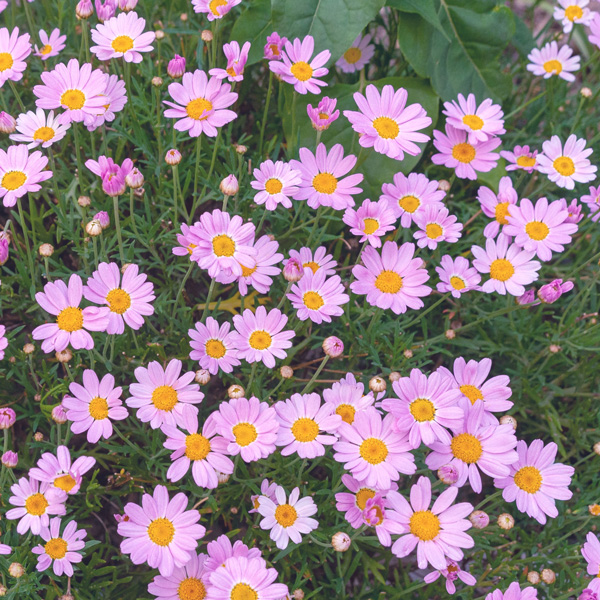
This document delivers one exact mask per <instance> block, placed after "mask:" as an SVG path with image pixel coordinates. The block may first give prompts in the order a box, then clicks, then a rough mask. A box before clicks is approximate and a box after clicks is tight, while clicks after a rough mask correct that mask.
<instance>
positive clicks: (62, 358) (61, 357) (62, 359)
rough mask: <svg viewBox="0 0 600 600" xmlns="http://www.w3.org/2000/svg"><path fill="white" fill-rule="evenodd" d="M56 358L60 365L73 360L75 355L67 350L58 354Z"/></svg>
mask: <svg viewBox="0 0 600 600" xmlns="http://www.w3.org/2000/svg"><path fill="white" fill-rule="evenodd" d="M54 356H55V357H56V360H57V361H58V362H59V363H68V362H70V360H71V359H72V358H73V353H72V352H71V351H70V350H69V349H68V348H65V349H64V350H61V351H60V352H56V353H55V354H54Z"/></svg>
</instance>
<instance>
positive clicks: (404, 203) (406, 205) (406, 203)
mask: <svg viewBox="0 0 600 600" xmlns="http://www.w3.org/2000/svg"><path fill="white" fill-rule="evenodd" d="M398 206H399V207H400V208H401V209H403V210H405V211H406V212H407V213H414V212H415V211H416V210H417V208H419V206H421V201H420V200H419V199H418V198H417V197H416V196H410V195H408V196H402V198H400V199H399V200H398Z"/></svg>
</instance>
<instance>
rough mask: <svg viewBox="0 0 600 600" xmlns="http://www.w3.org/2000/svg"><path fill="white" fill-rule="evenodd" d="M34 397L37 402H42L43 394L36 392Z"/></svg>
mask: <svg viewBox="0 0 600 600" xmlns="http://www.w3.org/2000/svg"><path fill="white" fill-rule="evenodd" d="M33 399H34V400H35V401H36V402H41V401H42V395H41V394H35V396H34V397H33Z"/></svg>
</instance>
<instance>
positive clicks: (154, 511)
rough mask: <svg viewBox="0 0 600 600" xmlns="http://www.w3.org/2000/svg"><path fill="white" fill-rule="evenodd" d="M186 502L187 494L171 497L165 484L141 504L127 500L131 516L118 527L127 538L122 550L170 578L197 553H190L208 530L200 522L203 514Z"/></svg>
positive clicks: (133, 561)
mask: <svg viewBox="0 0 600 600" xmlns="http://www.w3.org/2000/svg"><path fill="white" fill-rule="evenodd" d="M187 505H188V497H187V496H186V495H185V494H183V493H179V494H175V496H174V497H173V499H172V500H170V499H169V492H168V491H167V488H166V487H165V486H164V485H157V486H156V488H154V493H153V494H152V495H150V494H144V495H143V496H142V506H140V505H139V504H134V503H133V502H128V503H127V504H126V505H125V516H126V517H128V518H127V519H126V520H125V519H123V520H122V521H121V522H120V523H119V524H118V526H117V531H118V533H119V535H121V536H123V537H124V538H125V539H124V540H123V541H122V542H121V552H122V553H123V554H129V555H130V559H131V562H132V563H133V564H134V565H141V564H143V563H145V562H147V563H148V565H149V566H150V567H151V568H153V569H156V568H157V569H158V570H159V571H160V574H161V575H162V576H163V577H170V576H171V575H172V574H173V571H174V570H175V569H176V568H181V567H183V566H185V565H186V564H187V563H188V561H189V560H190V559H191V558H192V557H193V556H194V555H193V554H192V553H191V552H192V551H193V550H195V548H196V546H197V543H198V540H199V539H201V538H202V537H204V534H205V533H206V528H205V527H203V526H202V525H200V524H199V523H198V521H199V520H200V513H199V512H198V511H197V510H186V507H187Z"/></svg>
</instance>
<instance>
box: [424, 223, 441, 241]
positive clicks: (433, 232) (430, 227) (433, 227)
mask: <svg viewBox="0 0 600 600" xmlns="http://www.w3.org/2000/svg"><path fill="white" fill-rule="evenodd" d="M425 233H426V234H427V237H428V238H429V239H430V240H435V239H436V238H439V237H440V236H441V235H442V233H444V230H443V229H442V228H441V227H440V226H439V225H438V224H437V223H427V227H425Z"/></svg>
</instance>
